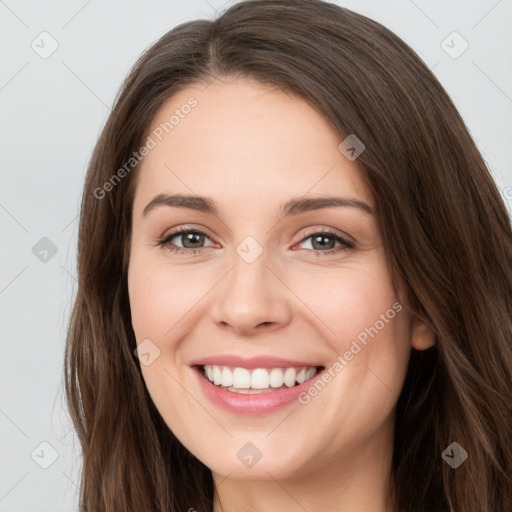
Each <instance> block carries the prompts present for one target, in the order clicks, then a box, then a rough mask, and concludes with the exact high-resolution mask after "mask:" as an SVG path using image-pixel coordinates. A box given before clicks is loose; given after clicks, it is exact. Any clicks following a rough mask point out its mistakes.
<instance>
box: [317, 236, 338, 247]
mask: <svg viewBox="0 0 512 512" xmlns="http://www.w3.org/2000/svg"><path fill="white" fill-rule="evenodd" d="M325 239H331V244H329V243H328V244H327V245H328V246H329V247H326V244H323V245H322V244H321V247H320V248H324V249H332V248H333V246H332V244H334V243H335V242H334V240H333V239H332V237H330V236H328V235H320V236H315V237H314V240H313V248H315V242H319V241H321V240H325Z"/></svg>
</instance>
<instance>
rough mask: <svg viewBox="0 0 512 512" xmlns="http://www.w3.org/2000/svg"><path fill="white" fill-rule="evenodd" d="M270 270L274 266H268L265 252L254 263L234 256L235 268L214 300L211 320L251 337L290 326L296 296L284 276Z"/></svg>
mask: <svg viewBox="0 0 512 512" xmlns="http://www.w3.org/2000/svg"><path fill="white" fill-rule="evenodd" d="M270 267H275V265H270V266H269V261H268V258H267V256H266V252H265V251H264V252H263V253H262V254H261V255H260V256H259V257H258V258H257V259H256V260H255V261H253V262H252V263H249V262H247V261H245V260H244V259H243V258H242V257H240V256H239V255H238V254H236V253H235V254H234V257H233V266H232V268H231V269H230V271H229V272H228V273H227V275H225V277H224V278H223V279H222V280H221V282H220V283H219V285H218V286H216V289H217V290H216V295H215V296H214V297H213V305H212V308H211V316H212V319H213V321H214V322H215V323H216V324H217V325H218V326H219V327H221V328H223V329H229V330H231V331H233V333H236V334H237V335H240V336H242V335H243V336H250V335H252V334H259V333H261V332H262V331H265V332H270V331H273V330H276V329H279V328H282V327H284V326H285V325H287V324H288V323H289V322H290V319H291V304H290V300H291V299H292V296H293V294H292V293H291V292H290V290H289V289H288V288H287V287H286V285H285V284H284V282H285V279H284V276H280V275H279V272H278V271H276V270H274V268H270ZM283 281H284V282H283Z"/></svg>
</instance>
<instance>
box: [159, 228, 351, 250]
mask: <svg viewBox="0 0 512 512" xmlns="http://www.w3.org/2000/svg"><path fill="white" fill-rule="evenodd" d="M185 233H194V234H197V235H204V236H206V237H207V238H209V237H208V235H207V234H206V233H205V232H204V231H201V230H200V229H184V228H179V229H177V230H176V231H174V232H173V233H170V234H169V235H167V236H165V237H163V238H161V239H159V240H158V242H157V245H158V246H161V247H166V246H168V245H169V244H170V241H171V240H172V239H173V238H176V237H177V236H179V235H183V234H185ZM314 236H324V237H330V238H334V240H335V241H337V242H340V243H341V244H342V246H343V247H338V248H337V249H330V250H328V251H317V250H314V249H308V250H310V251H311V250H312V251H313V252H314V253H315V254H316V256H317V257H318V256H320V255H322V256H327V255H330V254H334V253H339V252H341V251H346V250H347V249H353V248H354V247H355V244H354V243H353V242H350V241H348V240H345V239H344V238H342V237H341V236H339V235H338V234H337V233H334V232H333V231H329V230H328V229H322V230H320V231H314V232H313V233H310V234H309V235H307V236H305V237H304V238H302V240H300V242H299V244H301V243H303V242H305V241H306V240H307V239H308V238H312V237H314ZM170 245H172V247H167V250H168V251H169V252H175V253H177V254H184V255H189V256H194V255H196V254H198V253H201V252H202V250H203V249H206V247H201V248H199V249H187V248H185V247H176V246H174V245H173V244H170Z"/></svg>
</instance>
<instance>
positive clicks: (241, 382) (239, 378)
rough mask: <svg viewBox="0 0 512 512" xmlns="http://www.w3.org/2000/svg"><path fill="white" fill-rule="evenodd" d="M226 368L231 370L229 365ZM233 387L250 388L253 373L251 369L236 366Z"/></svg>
mask: <svg viewBox="0 0 512 512" xmlns="http://www.w3.org/2000/svg"><path fill="white" fill-rule="evenodd" d="M214 368H215V366H214ZM224 368H225V369H227V370H228V371H230V370H229V368H228V367H226V366H224ZM214 384H215V382H214ZM233 387H234V388H239V389H249V388H250V387H251V374H250V373H249V370H246V369H245V368H235V370H234V371H233Z"/></svg>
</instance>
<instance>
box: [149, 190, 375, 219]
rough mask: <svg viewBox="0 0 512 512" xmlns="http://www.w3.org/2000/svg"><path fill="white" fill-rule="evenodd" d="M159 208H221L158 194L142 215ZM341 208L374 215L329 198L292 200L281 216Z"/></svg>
mask: <svg viewBox="0 0 512 512" xmlns="http://www.w3.org/2000/svg"><path fill="white" fill-rule="evenodd" d="M157 206H169V207H175V208H188V209H190V210H196V211H199V212H202V213H207V214H210V215H216V216H218V215H219V208H218V206H217V204H216V203H215V201H213V200H212V199H209V198H207V197H201V196H185V195H181V194H177V195H172V196H170V195H167V194H158V195H157V196H155V197H154V198H153V199H152V200H151V201H150V202H149V203H148V204H147V205H146V207H145V208H144V210H143V212H142V215H143V216H145V215H147V214H148V213H149V212H150V211H151V210H153V209H155V208H156V207H157ZM341 206H346V207H351V208H358V209H360V210H361V211H363V212H365V213H367V214H368V215H373V214H374V210H373V208H372V207H371V206H370V205H368V204H367V203H365V202H363V201H360V200H359V199H351V198H346V197H335V196H328V197H309V198H294V199H291V200H289V201H287V202H286V203H285V204H284V205H283V206H282V208H281V216H283V217H287V216H291V215H299V214H301V213H305V212H310V211H313V210H320V209H322V208H332V207H341Z"/></svg>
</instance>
